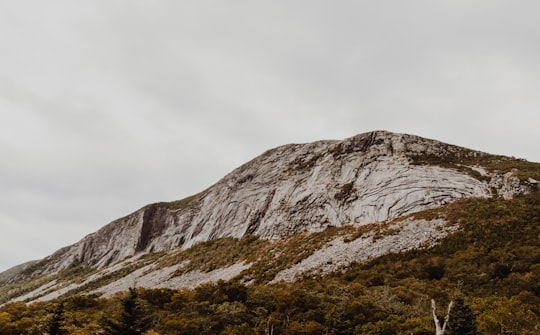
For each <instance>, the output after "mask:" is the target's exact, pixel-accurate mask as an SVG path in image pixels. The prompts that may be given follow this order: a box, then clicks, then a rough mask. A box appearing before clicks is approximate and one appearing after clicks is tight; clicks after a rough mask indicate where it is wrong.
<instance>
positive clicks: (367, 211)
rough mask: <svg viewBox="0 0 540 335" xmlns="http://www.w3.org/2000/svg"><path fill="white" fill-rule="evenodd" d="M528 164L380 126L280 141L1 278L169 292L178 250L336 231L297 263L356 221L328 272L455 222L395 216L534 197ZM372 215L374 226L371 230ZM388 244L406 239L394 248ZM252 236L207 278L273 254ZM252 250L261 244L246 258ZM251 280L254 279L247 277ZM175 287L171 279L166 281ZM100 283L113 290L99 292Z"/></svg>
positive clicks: (313, 266)
mask: <svg viewBox="0 0 540 335" xmlns="http://www.w3.org/2000/svg"><path fill="white" fill-rule="evenodd" d="M516 168H517V170H516ZM539 171H540V169H539V168H538V164H534V163H528V162H524V161H523V160H517V159H513V158H508V157H502V156H494V155H489V154H486V153H481V152H477V151H472V150H469V149H465V148H461V147H456V146H452V145H448V144H444V143H441V142H437V141H434V140H429V139H424V138H421V137H417V136H412V135H405V134H395V133H389V132H384V131H376V132H371V133H366V134H361V135H357V136H354V137H351V138H348V139H345V140H343V141H320V142H315V143H311V144H301V145H300V144H295V145H286V146H282V147H279V148H276V149H272V150H269V151H267V152H266V153H264V154H263V155H261V156H259V157H257V158H255V159H253V160H252V161H250V162H248V163H246V164H244V165H243V166H241V167H239V168H238V169H236V170H234V171H233V172H231V173H230V174H228V175H227V176H225V177H224V178H223V179H222V180H220V181H219V182H218V183H216V184H215V185H213V186H212V187H210V188H208V189H207V190H205V191H203V192H201V193H199V194H197V195H195V196H193V197H190V198H187V199H183V200H180V201H176V202H171V203H157V204H152V205H149V206H146V207H144V208H142V209H140V210H138V211H136V212H134V213H132V214H130V215H128V216H126V217H124V218H121V219H118V220H116V221H114V222H112V223H111V224H109V225H107V226H105V227H103V228H102V229H100V230H99V231H97V232H96V233H94V234H91V235H89V236H87V237H85V238H84V239H82V240H81V241H80V242H78V243H76V244H74V245H72V246H69V247H66V248H63V249H61V250H59V251H58V252H56V253H55V254H53V255H51V256H49V257H47V258H46V259H44V260H43V261H41V262H39V263H37V264H34V265H33V266H31V267H30V268H27V269H24V271H22V272H19V273H16V274H12V275H10V276H9V278H8V279H6V280H5V282H6V283H9V282H11V283H13V282H16V281H20V280H27V279H32V278H34V279H35V278H38V279H39V278H45V277H46V276H47V275H48V276H49V277H50V278H53V277H54V276H55V275H58V274H59V273H61V272H62V271H64V272H65V271H68V272H69V271H70V269H84V271H83V272H84V276H83V277H82V279H81V278H79V279H78V280H79V282H78V284H73V283H71V284H62V285H59V284H58V283H56V282H53V280H56V279H50V278H49V280H45V279H43V282H44V284H43V285H41V284H40V283H41V282H39V281H37V282H34V284H32V285H30V286H29V287H28V288H27V289H26V290H25V292H26V291H32V289H34V293H33V294H31V295H30V296H26V298H25V299H33V298H32V297H34V298H35V297H42V296H44V295H46V292H55V293H54V294H53V295H52V296H51V297H54V296H57V295H58V294H60V293H61V292H64V293H67V292H70V291H86V292H88V291H92V290H98V291H99V288H100V287H101V288H103V287H107V285H116V284H114V283H115V282H118V281H120V282H122V281H123V284H122V285H124V286H122V285H120V286H122V287H121V288H123V289H125V288H126V285H129V284H132V283H128V284H126V283H127V282H129V281H130V280H126V279H125V276H126V275H128V274H129V273H132V275H133V274H134V273H135V274H137V273H138V274H137V275H135V276H133V278H132V281H133V280H141V281H143V282H144V281H148V282H149V283H150V284H149V286H152V285H154V286H155V285H157V284H151V283H159V282H163V283H164V282H167V281H168V280H169V279H170V280H172V283H170V285H169V286H171V287H174V286H175V284H174V280H177V281H181V280H179V279H178V278H180V277H181V276H180V277H179V275H183V274H187V273H188V270H189V269H190V266H186V263H182V262H187V263H188V264H189V263H191V264H193V263H194V262H193V260H192V259H193V257H192V258H189V259H182V257H184V256H181V257H180V256H178V255H181V254H182V250H185V249H188V248H190V247H193V246H195V247H197V245H198V244H200V243H201V242H206V241H210V242H211V241H215V240H218V239H225V238H242V237H246V236H256V237H258V238H259V239H260V240H262V241H276V243H278V242H280V241H282V240H287V238H289V240H288V241H290V238H292V239H293V240H294V239H295V238H297V237H295V236H303V235H298V234H301V233H303V232H311V233H316V232H320V234H322V235H321V236H324V233H325V232H326V231H327V230H328V228H331V227H344V228H343V229H344V230H343V233H336V234H337V235H332V234H331V233H327V235H328V236H327V237H326V238H321V240H320V241H319V244H316V243H315V245H314V247H313V248H308V249H309V250H310V253H305V254H304V255H303V256H305V257H304V258H300V259H297V260H296V262H297V263H298V262H301V261H302V260H304V259H307V258H309V256H310V255H312V254H313V253H315V249H314V248H315V247H320V248H323V249H324V248H326V247H324V246H325V245H326V244H325V243H328V242H331V243H334V245H338V244H340V243H341V244H343V239H344V238H345V239H350V238H351V237H350V235H349V237H343V235H342V234H345V233H344V232H346V231H347V229H348V228H347V227H348V226H350V225H353V226H356V227H368V228H369V229H368V230H366V232H367V233H368V235H366V236H368V237H369V238H366V236H364V237H362V236H361V235H359V236H357V238H356V239H355V240H357V242H356V244H353V246H351V245H348V246H347V247H348V248H349V249H348V252H347V253H349V254H353V255H356V256H354V257H351V258H350V260H349V263H347V262H345V263H343V262H342V263H340V262H337V263H336V265H335V266H326V267H327V270H324V269H323V270H322V271H323V272H329V271H330V272H331V271H334V270H336V269H337V267H339V266H347V264H350V263H351V262H354V261H357V260H361V259H363V258H362V257H365V259H370V258H372V257H375V256H378V255H383V254H386V253H390V252H400V251H403V250H409V249H411V248H412V249H414V248H420V247H427V246H431V245H433V244H434V243H436V242H437V240H439V239H440V238H442V237H444V236H445V235H446V234H448V233H451V232H452V231H454V230H455V228H454V227H452V226H446V225H445V222H444V220H443V221H441V220H438V219H437V220H423V221H422V220H420V221H418V220H416V221H415V220H413V221H406V220H405V221H403V220H401V219H400V220H398V221H396V222H395V223H392V220H394V219H398V218H403V217H405V216H407V215H410V214H412V213H418V212H420V211H424V210H428V209H431V208H437V207H439V206H442V205H444V204H447V203H451V202H453V201H455V200H457V199H461V198H470V197H485V198H487V197H492V196H501V197H504V198H511V197H513V196H514V195H518V194H526V193H530V192H534V191H537V190H538V182H537V180H538V179H540V174H539ZM377 222H386V223H384V224H382V223H381V224H376V225H372V224H374V223H377ZM381 227H383V228H384V229H383V228H381ZM331 231H332V230H331ZM340 234H341V235H340ZM370 234H371V235H370ZM377 234H379V235H382V237H379V238H377V240H379V243H383V242H384V243H383V244H377V243H375V242H376V241H375V240H374V236H375V235H377ZM309 236H311V237H313V236H315V235H309ZM340 236H342V237H340ZM411 236H412V237H413V238H410V237H411ZM311 237H310V238H311ZM375 237H376V236H375ZM385 237H388V239H385ZM340 238H341V240H339V239H340ZM359 238H365V241H364V242H358V239H359ZM248 240H249V239H248ZM260 240H258V239H256V241H260ZM332 241H333V242H332ZM369 241H373V243H371V242H369ZM399 241H410V242H408V243H402V244H399V243H397V242H399ZM257 243H259V244H257ZM257 243H255V244H254V245H256V247H253V245H249V243H248V245H247V246H244V247H246V248H248V249H249V248H251V247H253V250H251V249H250V251H249V252H251V253H253V255H247V256H246V255H243V256H245V257H243V256H242V255H238V257H237V258H236V260H237V261H239V262H237V263H227V264H221V265H223V266H221V267H220V266H217V267H216V268H213V269H207V270H209V271H212V270H219V269H224V271H225V272H226V274H224V273H219V274H216V276H215V277H214V278H218V277H219V278H232V277H234V276H235V275H238V274H239V273H241V272H243V271H244V272H246V273H247V272H249V271H255V270H254V269H256V268H257V266H256V265H257V263H256V261H257V259H261V258H264V257H265V253H266V255H271V254H273V253H272V249H271V248H272V247H268V248H270V249H268V250H267V249H264V248H263V249H260V248H261V245H264V243H262V242H257ZM261 243H262V244H261ZM310 243H313V241H312V240H310ZM203 245H205V244H203ZM273 245H276V244H275V243H274V244H273ZM392 245H396V246H395V247H392ZM304 248H305V246H304ZM336 248H337V247H336ZM336 248H334V249H336ZM351 248H352V249H351ZM366 248H368V249H369V248H371V249H373V250H375V249H377V248H378V249H377V250H379V251H381V250H382V251H381V252H380V253H378V254H377V253H376V252H375V251H369V250H368V251H367V252H365V253H364V256H362V255H361V254H362V253H361V252H359V250H361V249H366ZM374 248H375V249H374ZM191 249H193V250H197V249H196V248H195V249H194V248H191ZM327 249H328V248H327ZM337 249H339V248H337ZM337 249H336V250H337ZM353 249H354V250H353ZM371 249H370V250H371ZM257 250H259V251H260V250H266V251H265V252H264V253H263V254H262V255H259V256H257V253H256V251H257ZM321 250H322V249H321ZM340 250H341V249H340ZM164 252H165V254H163V253H164ZM206 252H207V251H206ZM249 252H248V254H249ZM276 252H277V251H276ZM280 252H282V251H280ZM283 252H284V251H283ZM287 252H298V251H293V250H290V251H287ZM336 252H337V253H335V255H343V251H339V250H337V251H336ZM329 253H330V251H328V252H323V251H321V252H319V254H320V256H317V254H316V253H315V256H311V257H312V258H311V260H313V259H314V258H317V257H319V261H317V262H315V263H313V262H311V263H309V262H310V261H309V260H305V262H308V263H309V265H306V264H307V263H306V264H304V265H302V264H301V265H298V266H300V268H297V269H296V270H295V269H292V266H293V265H294V264H295V263H292V264H290V266H291V269H290V270H288V271H289V272H280V271H284V270H286V269H285V268H282V267H281V268H279V267H276V268H274V269H266V270H265V271H267V272H268V273H272V274H273V275H272V276H270V275H267V276H265V278H266V280H267V281H272V280H280V279H285V278H289V279H291V280H292V279H294V277H295V276H296V275H297V274H301V273H303V272H305V271H308V270H309V271H318V269H321V268H324V267H325V264H326V263H327V261H329V260H327V259H325V257H328V255H329ZM300 254H302V252H300ZM175 255H176V256H175ZM133 256H136V257H135V258H133ZM192 256H193V255H192ZM216 257H220V255H216ZM257 257H258V258H257ZM339 257H341V256H339ZM339 257H338V256H334V258H339ZM274 258H276V257H274ZM278 258H279V257H278ZM341 258H343V257H341ZM207 261H208V260H207ZM268 261H270V260H268ZM270 262H271V261H270ZM156 264H158V265H157V266H156ZM253 264H255V265H253ZM225 265H226V266H225ZM228 266H233V268H228ZM191 269H192V270H196V268H191ZM250 269H251V270H250ZM158 270H159V271H158ZM136 271H139V272H136ZM227 271H228V272H227ZM72 272H73V271H72ZM153 272H155V276H154V277H152V278H153V279H152V278H150V277H151V276H152V273H153ZM179 272H180V273H179ZM208 273H209V272H208V271H206V272H204V271H203V272H201V274H200V277H197V278H195V279H193V280H192V281H191V282H190V284H189V285H196V284H198V283H201V282H204V281H205V280H206V279H207V278H209V277H211V275H208ZM248 277H249V276H245V280H246V281H249V278H248ZM252 277H258V276H257V275H256V274H254V273H252ZM62 278H64V277H62ZM104 278H107V279H106V280H105V279H104ZM117 284H119V283H117ZM47 285H49V286H47ZM182 285H183V284H182V283H179V282H178V283H177V286H182ZM31 288H32V289H31ZM36 290H37V291H36ZM108 290H109V291H110V292H113V291H114V289H111V288H110V287H109V288H108ZM111 290H112V291H111ZM105 291H106V290H105ZM59 292H60V293H59ZM100 292H103V290H102V291H100ZM17 295H19V296H22V295H21V294H14V293H11V294H8V295H7V296H8V297H11V298H12V297H15V296H17Z"/></svg>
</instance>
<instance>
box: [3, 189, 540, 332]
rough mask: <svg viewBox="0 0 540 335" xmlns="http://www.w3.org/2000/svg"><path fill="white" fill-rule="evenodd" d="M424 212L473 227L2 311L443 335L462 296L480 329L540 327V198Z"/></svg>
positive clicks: (118, 324) (35, 316)
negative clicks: (287, 269) (351, 255)
mask: <svg viewBox="0 0 540 335" xmlns="http://www.w3.org/2000/svg"><path fill="white" fill-rule="evenodd" d="M422 215H424V216H429V215H433V216H440V215H444V217H445V218H446V219H447V220H448V221H449V222H450V223H457V224H459V226H460V227H461V229H460V230H459V231H458V232H456V233H454V234H452V235H450V236H448V237H446V238H445V239H443V240H442V241H441V243H440V244H438V245H437V246H435V247H433V248H430V249H424V250H413V251H409V252H404V253H400V254H391V255H387V256H384V257H381V258H377V259H374V260H372V261H370V262H368V263H364V264H355V265H353V266H351V267H349V268H347V269H345V270H344V271H342V272H338V273H334V274H332V275H327V276H324V277H309V278H304V279H303V280H300V281H298V282H296V283H278V284H273V285H268V284H259V283H255V284H252V285H248V286H246V285H243V284H242V283H241V282H239V281H238V280H232V281H229V282H223V281H220V282H217V283H211V284H204V285H202V286H199V287H197V288H195V289H181V290H170V289H145V288H133V289H131V290H130V291H128V292H124V293H121V294H117V295H115V296H113V297H110V298H101V297H98V296H88V295H72V296H68V297H63V298H59V299H57V300H53V301H46V302H35V303H32V304H26V303H24V302H10V303H7V304H5V305H3V306H2V307H1V308H0V334H2V335H4V334H5V335H11V334H17V335H18V334H44V333H46V334H276V335H277V334H380V335H386V334H388V335H390V334H417V335H423V334H426V335H427V334H435V325H434V320H433V316H432V310H431V299H434V300H435V301H436V303H437V305H438V307H439V313H441V315H439V316H440V318H441V320H442V318H443V317H444V315H442V314H446V306H447V305H448V304H449V302H450V301H452V300H453V301H454V302H456V303H455V306H457V305H459V306H461V307H459V309H461V311H469V312H470V313H472V319H473V320H474V329H473V330H471V331H470V332H469V333H470V334H474V333H476V329H477V330H478V333H479V334H489V335H492V334H493V335H495V334H524V335H528V334H530V335H532V334H536V335H537V334H540V194H539V193H534V194H531V195H527V196H520V197H516V198H515V199H512V200H504V199H502V198H494V199H465V200H460V201H458V202H455V203H453V204H450V205H449V206H446V207H445V209H444V213H442V212H441V211H440V210H433V211H430V212H426V213H423V214H422ZM456 292H462V293H463V294H461V293H460V294H457V293H456ZM456 310H457V307H456ZM450 319H451V318H450ZM455 320H457V317H456V319H455ZM450 323H451V322H450Z"/></svg>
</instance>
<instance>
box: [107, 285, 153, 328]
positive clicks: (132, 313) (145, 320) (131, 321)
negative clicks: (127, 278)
mask: <svg viewBox="0 0 540 335" xmlns="http://www.w3.org/2000/svg"><path fill="white" fill-rule="evenodd" d="M150 325H151V322H150V319H149V317H148V315H147V314H146V313H145V310H144V308H143V305H142V303H141V301H140V299H139V297H138V294H137V290H136V289H135V288H130V289H129V292H128V295H127V296H126V297H125V298H124V299H122V314H121V315H120V318H119V320H117V321H113V320H110V319H106V320H105V325H104V328H105V332H106V334H108V335H140V334H143V333H144V332H145V331H147V330H148V329H149V328H150Z"/></svg>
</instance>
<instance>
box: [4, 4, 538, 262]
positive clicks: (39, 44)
mask: <svg viewBox="0 0 540 335" xmlns="http://www.w3.org/2000/svg"><path fill="white" fill-rule="evenodd" d="M539 9H540V4H538V3H537V2H534V1H513V2H512V3H509V2H507V1H475V2H470V1H437V2H434V1H427V0H426V1H407V2H403V1H378V2H358V1H337V2H332V4H330V3H328V2H325V1H294V2H291V1H258V2H253V1H232V2H222V1H182V2H176V1H143V0H140V1H115V2H110V1H94V2H87V3H84V2H73V1H52V2H47V3H44V2H40V1H17V2H2V3H0V155H1V157H2V164H0V227H2V230H3V234H2V236H1V237H0V246H1V248H2V249H1V250H0V252H1V255H2V257H3V258H1V259H0V270H1V269H5V268H7V267H9V266H12V265H15V264H18V263H21V262H23V261H26V260H29V259H34V258H41V257H44V256H46V255H47V254H48V253H51V252H53V251H54V250H56V249H58V248H60V247H62V246H64V245H66V244H69V243H73V242H76V241H77V240H78V239H80V238H81V237H82V236H83V235H84V234H87V233H90V232H92V231H94V230H96V229H98V228H99V227H101V226H102V225H104V224H106V223H107V222H109V221H111V220H113V219H115V218H117V217H120V216H123V215H125V214H127V213H129V212H131V211H133V210H136V209H137V208H138V207H141V206H143V205H145V204H147V203H150V202H154V201H163V200H175V199H178V198H181V197H184V196H187V195H190V194H193V193H196V192H198V191H200V190H202V189H204V188H206V187H208V186H209V185H211V184H212V183H214V182H216V181H217V180H218V179H219V178H220V177H222V176H223V175H224V174H226V173H227V172H229V171H230V170H232V169H233V168H235V167H237V166H239V165H240V164H242V163H244V162H246V161H248V160H249V159H251V158H253V157H254V156H256V155H258V154H260V153H262V152H263V151H265V150H266V149H269V148H271V147H274V146H277V145H282V144H286V143H291V142H309V141H314V140H319V139H327V138H344V137H348V136H352V135H354V134H357V133H361V132H365V131H369V130H373V129H387V130H391V131H398V132H407V133H413V134H418V135H421V136H425V137H430V138H436V139H439V140H442V141H445V142H450V143H454V144H458V145H463V146H467V147H471V148H474V149H479V150H483V151H488V152H493V153H500V154H506V155H514V156H518V157H524V158H527V159H529V160H533V161H540V155H539V153H538V150H537V145H538V143H539V142H540V132H538V131H537V128H538V124H539V123H540V122H539V116H538V115H540V114H539V113H538V109H539V107H540V97H539V96H538V94H537V92H538V88H539V87H540V82H539V80H540V79H539V78H540V68H539V67H540V64H539V63H538V61H537V60H538V59H539V58H540V43H539V42H540V41H539V39H540V37H539V36H540V23H538V20H537V17H536V16H537V13H538V11H539Z"/></svg>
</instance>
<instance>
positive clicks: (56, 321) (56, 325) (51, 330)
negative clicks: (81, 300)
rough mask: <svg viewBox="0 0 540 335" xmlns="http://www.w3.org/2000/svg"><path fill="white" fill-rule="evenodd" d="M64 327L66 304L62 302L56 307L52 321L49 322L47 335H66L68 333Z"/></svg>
mask: <svg viewBox="0 0 540 335" xmlns="http://www.w3.org/2000/svg"><path fill="white" fill-rule="evenodd" d="M63 325H64V303H63V302H60V303H59V304H58V306H56V308H55V310H54V312H53V315H52V317H51V319H50V320H49V321H48V322H47V334H49V335H64V334H67V331H65V330H64V328H63Z"/></svg>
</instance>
